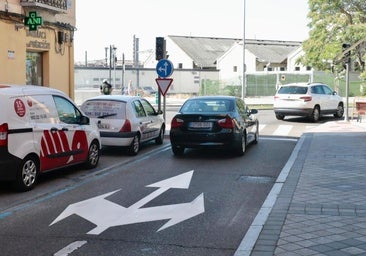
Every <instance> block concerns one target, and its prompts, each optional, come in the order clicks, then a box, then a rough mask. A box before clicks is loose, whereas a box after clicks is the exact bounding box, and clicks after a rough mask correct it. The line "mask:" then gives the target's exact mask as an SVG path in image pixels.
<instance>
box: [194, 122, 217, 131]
mask: <svg viewBox="0 0 366 256" xmlns="http://www.w3.org/2000/svg"><path fill="white" fill-rule="evenodd" d="M189 127H190V128H196V129H197V128H198V129H200V128H201V129H202V128H204V129H207V128H212V122H191V123H189Z"/></svg>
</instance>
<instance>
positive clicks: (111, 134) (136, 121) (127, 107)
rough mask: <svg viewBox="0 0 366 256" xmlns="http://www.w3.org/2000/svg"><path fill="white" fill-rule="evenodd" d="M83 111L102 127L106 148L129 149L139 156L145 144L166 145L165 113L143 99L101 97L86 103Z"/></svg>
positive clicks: (137, 97) (129, 151) (103, 144)
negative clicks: (164, 142)
mask: <svg viewBox="0 0 366 256" xmlns="http://www.w3.org/2000/svg"><path fill="white" fill-rule="evenodd" d="M81 109H82V110H83V112H84V113H85V114H86V115H87V116H89V117H90V119H91V122H95V123H96V124H97V125H98V127H99V131H100V137H101V141H102V146H124V147H128V153H129V154H130V155H136V154H137V153H138V152H139V150H140V143H142V142H146V141H150V140H155V142H156V144H162V143H163V140H164V133H165V122H164V118H163V117H162V112H161V111H159V112H158V111H156V110H155V109H154V107H153V106H152V105H151V104H150V103H149V102H148V101H147V100H146V99H144V98H142V97H139V96H127V95H100V96H96V97H93V98H90V99H88V100H86V101H85V102H84V103H83V104H82V105H81Z"/></svg>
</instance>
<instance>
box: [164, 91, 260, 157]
mask: <svg viewBox="0 0 366 256" xmlns="http://www.w3.org/2000/svg"><path fill="white" fill-rule="evenodd" d="M256 113H258V111H257V110H256V109H252V110H250V109H249V108H248V107H247V106H246V105H245V102H244V101H243V100H242V99H240V98H238V97H234V96H200V97H193V98H190V99H188V100H186V101H185V102H184V104H183V105H182V107H181V108H180V110H179V112H178V113H177V114H176V115H175V116H174V117H173V119H172V121H171V128H170V142H171V147H172V151H173V153H174V155H182V154H184V150H185V149H186V148H219V149H226V150H227V149H229V150H231V151H232V152H234V153H235V154H236V155H239V156H242V155H244V153H245V151H246V148H247V146H248V145H249V144H250V143H257V141H258V136H259V131H258V126H259V123H258V120H257V118H256V117H255V115H254V114H256Z"/></svg>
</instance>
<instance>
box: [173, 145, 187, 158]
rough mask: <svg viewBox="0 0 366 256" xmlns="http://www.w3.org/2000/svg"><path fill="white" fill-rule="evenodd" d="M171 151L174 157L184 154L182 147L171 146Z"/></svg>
mask: <svg viewBox="0 0 366 256" xmlns="http://www.w3.org/2000/svg"><path fill="white" fill-rule="evenodd" d="M172 151H173V154H174V155H175V156H181V155H183V154H184V147H181V146H177V145H173V144H172Z"/></svg>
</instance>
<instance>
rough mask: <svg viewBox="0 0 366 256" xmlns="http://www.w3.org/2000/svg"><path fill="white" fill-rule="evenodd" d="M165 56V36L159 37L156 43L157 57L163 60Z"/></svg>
mask: <svg viewBox="0 0 366 256" xmlns="http://www.w3.org/2000/svg"><path fill="white" fill-rule="evenodd" d="M164 58H165V39H164V37H157V38H156V45H155V59H156V60H161V59H164Z"/></svg>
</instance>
